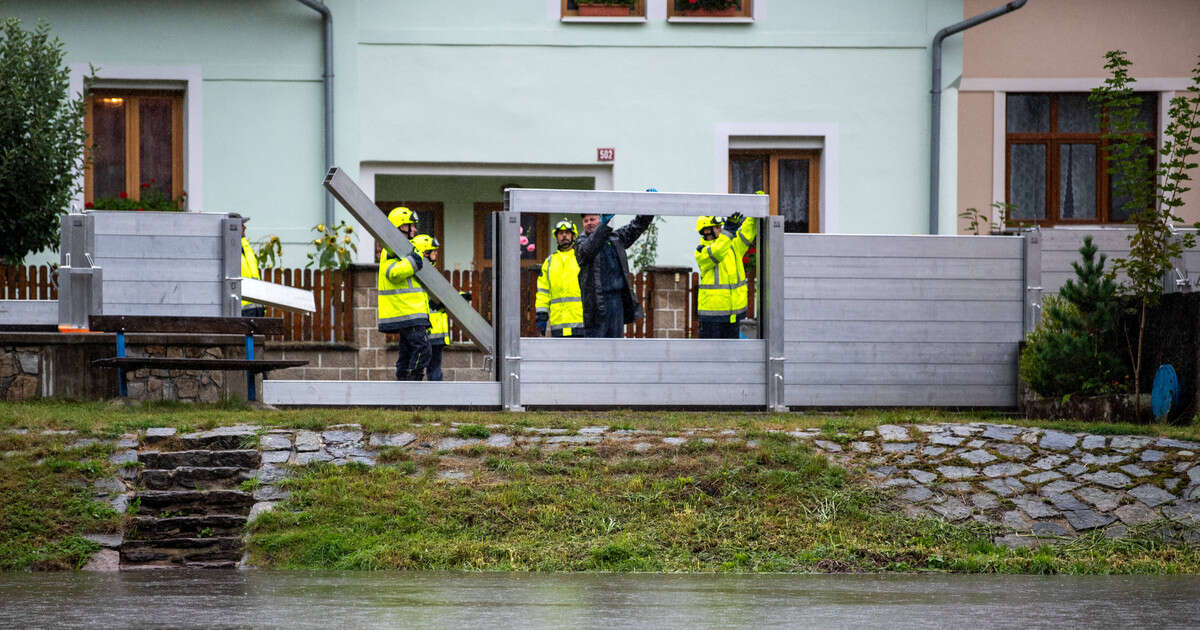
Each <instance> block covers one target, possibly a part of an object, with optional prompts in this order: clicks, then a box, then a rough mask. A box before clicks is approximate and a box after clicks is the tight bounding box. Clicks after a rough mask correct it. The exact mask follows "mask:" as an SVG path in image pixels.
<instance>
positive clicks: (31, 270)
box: [0, 265, 58, 300]
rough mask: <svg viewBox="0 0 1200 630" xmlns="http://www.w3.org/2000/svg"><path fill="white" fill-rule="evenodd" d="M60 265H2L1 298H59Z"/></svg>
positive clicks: (0, 266) (0, 269) (0, 267)
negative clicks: (56, 270) (56, 275)
mask: <svg viewBox="0 0 1200 630" xmlns="http://www.w3.org/2000/svg"><path fill="white" fill-rule="evenodd" d="M57 268H58V265H53V266H51V265H40V266H39V265H19V266H16V267H8V266H3V265H0V300H57V299H58V283H57V282H56V281H55V278H54V270H55V269H57Z"/></svg>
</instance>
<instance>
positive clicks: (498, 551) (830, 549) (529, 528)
mask: <svg viewBox="0 0 1200 630" xmlns="http://www.w3.org/2000/svg"><path fill="white" fill-rule="evenodd" d="M977 420H985V421H989V422H1009V423H1013V424H1018V425H1029V426H1046V427H1052V428H1055V429H1058V430H1064V431H1087V432H1090V433H1097V434H1105V435H1119V434H1142V435H1154V436H1164V437H1172V438H1177V439H1185V440H1195V439H1197V436H1198V434H1197V431H1196V428H1195V427H1194V426H1189V427H1179V426H1166V425H1141V426H1136V425H1123V424H1105V425H1098V424H1088V423H1063V422H1053V423H1050V422H1030V421H1025V420H1019V419H1016V420H1014V419H1010V418H1006V417H1004V416H1001V415H998V414H990V413H963V414H954V413H944V412H936V411H922V410H896V411H857V412H847V413H791V414H766V413H724V412H638V411H613V412H599V413H598V412H530V413H525V414H505V413H498V412H441V411H399V410H379V409H354V410H283V411H270V412H264V411H253V410H249V409H246V408H244V407H242V406H239V405H233V404H229V405H218V406H182V405H144V406H141V407H135V408H124V407H112V406H108V405H105V404H98V403H97V404H93V403H64V402H39V403H32V404H16V405H14V404H5V405H0V453H3V457H2V458H0V569H5V570H21V569H25V568H29V567H33V568H35V569H69V568H75V567H78V566H81V565H82V564H83V563H84V562H86V559H87V558H88V557H89V556H90V555H91V553H92V552H93V551H95V549H96V548H97V547H96V545H94V544H93V543H91V542H90V541H87V540H86V539H84V538H82V536H81V535H82V534H84V533H91V532H103V531H116V530H119V529H120V527H121V525H122V521H123V519H124V518H125V515H124V514H118V513H117V512H115V511H113V510H112V509H111V508H109V507H108V506H107V505H106V504H104V503H103V502H101V501H96V500H93V499H92V494H93V491H92V487H91V484H93V483H94V482H96V481H99V480H102V479H105V478H107V477H111V476H112V474H113V473H114V471H115V465H114V464H112V463H111V462H109V461H108V455H109V454H111V452H112V450H113V447H112V446H111V442H97V443H95V444H90V445H84V446H82V447H80V446H78V444H79V442H80V440H86V439H87V438H103V439H106V440H112V439H115V438H118V437H119V436H121V435H123V434H127V433H131V432H136V431H139V430H143V429H146V428H150V427H160V426H167V427H175V428H178V429H180V430H181V431H190V430H201V429H208V428H213V427H217V426H225V425H232V424H238V423H247V424H257V425H261V426H264V427H272V426H279V427H289V428H297V429H300V428H302V429H310V430H319V429H322V428H325V427H328V426H331V425H335V424H345V423H358V424H361V425H362V426H363V428H364V429H365V430H367V431H372V432H402V431H407V432H411V433H414V434H416V435H417V436H418V441H420V442H434V441H436V440H437V439H439V438H441V437H446V436H451V435H455V434H463V433H466V434H471V433H474V436H475V437H478V436H479V435H481V434H482V433H485V432H488V431H492V432H508V433H518V432H520V431H522V430H524V429H527V428H530V427H538V428H565V429H578V428H581V427H584V426H594V425H604V426H609V427H615V428H624V429H645V430H656V431H664V432H674V431H682V430H685V429H687V428H689V427H706V428H712V429H719V430H729V431H734V432H736V435H737V437H738V438H740V439H738V440H730V441H727V442H719V443H715V444H714V443H708V442H705V441H702V440H698V439H693V440H689V441H687V442H685V443H683V444H682V445H679V446H677V447H672V448H665V447H655V448H653V449H649V450H642V451H638V450H635V449H633V448H632V447H630V446H628V445H620V444H609V443H607V442H606V443H603V444H600V445H595V446H581V447H574V448H571V447H567V448H560V449H553V450H552V449H540V448H526V449H519V450H514V449H504V448H489V447H485V446H482V445H475V446H472V447H469V448H460V449H454V450H451V451H436V450H434V451H430V452H425V453H414V452H411V451H408V450H385V451H384V452H382V453H381V457H380V459H379V462H380V463H379V465H377V466H375V467H367V466H363V465H354V464H351V465H345V466H332V465H327V464H326V465H318V464H312V465H308V466H303V467H297V468H295V470H294V471H293V472H294V475H293V476H292V477H291V478H289V479H287V480H286V481H284V482H283V487H284V488H285V489H286V490H288V491H289V492H290V497H289V498H288V499H286V500H284V501H283V502H281V503H280V504H279V505H278V506H277V508H276V509H275V510H273V511H271V512H267V513H265V514H263V515H262V516H260V517H259V518H258V519H257V520H256V521H255V522H254V523H253V524H252V525H251V527H250V531H249V533H248V536H249V543H248V548H249V550H250V558H251V562H252V563H253V564H255V565H256V566H259V567H263V568H306V569H411V570H424V569H438V570H442V569H447V570H473V571H474V570H478V571H485V570H501V571H506V570H516V571H652V572H722V571H724V572H851V571H957V572H1015V573H1198V572H1200V546H1197V545H1194V544H1185V543H1178V542H1170V541H1168V540H1165V539H1163V538H1162V537H1161V536H1160V535H1159V534H1158V532H1157V530H1156V529H1155V528H1154V527H1152V526H1147V527H1145V528H1141V529H1139V528H1136V527H1131V528H1130V530H1129V532H1128V533H1127V535H1126V536H1124V537H1122V538H1117V539H1108V538H1105V537H1104V536H1103V535H1100V534H1093V535H1083V536H1080V537H1078V538H1075V539H1072V540H1069V541H1068V540H1063V541H1058V542H1057V543H1056V544H1047V545H1044V546H1041V547H1037V548H1031V549H1015V550H1014V549H1008V548H1005V547H1001V546H997V545H995V544H993V543H992V542H991V541H992V538H993V536H994V535H995V534H996V530H995V529H994V528H993V527H992V526H989V525H984V524H981V523H970V522H968V523H966V524H951V523H947V522H946V521H943V520H941V519H937V518H928V517H921V518H906V517H904V516H903V514H902V513H901V512H900V511H899V510H898V508H897V504H896V502H895V500H894V497H893V496H892V494H891V493H890V491H887V490H881V489H878V488H876V487H874V486H873V485H872V484H870V483H868V481H867V477H866V475H865V473H864V471H862V470H857V469H854V468H849V469H846V468H841V467H838V466H836V465H832V464H830V463H829V461H828V460H827V459H826V457H825V456H824V455H823V454H820V453H818V452H814V450H813V449H812V448H811V447H810V445H809V444H808V443H806V442H805V441H803V440H799V439H796V438H793V437H790V436H788V435H786V434H781V433H777V432H773V431H772V430H777V429H784V430H794V429H805V428H818V429H820V430H821V432H822V433H824V434H825V435H826V436H827V437H829V438H830V439H834V440H837V439H839V433H844V432H852V431H860V430H863V429H867V428H871V427H873V426H876V425H879V424H914V423H937V422H972V421H977ZM456 424H457V425H463V424H470V425H478V427H462V426H455V425H456ZM488 427H490V428H488ZM13 430H24V432H14V431H13ZM65 430H69V431H74V432H75V433H73V434H64V433H56V432H55V431H65ZM47 431H50V433H46V432H47ZM842 439H844V438H842ZM72 446H74V447H75V448H71V447H72ZM447 469H454V470H456V471H461V472H460V474H459V475H458V477H457V478H453V479H447V478H444V475H441V474H439V472H443V471H445V470H447Z"/></svg>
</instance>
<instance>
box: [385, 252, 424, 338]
mask: <svg viewBox="0 0 1200 630" xmlns="http://www.w3.org/2000/svg"><path fill="white" fill-rule="evenodd" d="M421 265H422V262H421V257H420V256H418V255H417V254H416V252H413V253H412V254H409V255H408V256H405V257H403V258H395V254H393V253H392V252H390V251H388V250H387V249H384V250H383V253H381V254H380V255H379V284H378V287H379V330H381V331H383V332H392V331H394V330H398V329H400V328H407V327H409V326H423V327H425V328H428V327H429V294H428V293H426V292H425V289H424V287H422V286H421V285H420V283H418V282H417V277H416V273H417V270H419V269H420V268H421Z"/></svg>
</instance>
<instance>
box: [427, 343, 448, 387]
mask: <svg viewBox="0 0 1200 630" xmlns="http://www.w3.org/2000/svg"><path fill="white" fill-rule="evenodd" d="M445 348H446V344H444V343H435V344H430V346H429V349H430V350H431V351H432V352H431V353H430V355H429V377H428V380H431V381H440V380H442V350H445Z"/></svg>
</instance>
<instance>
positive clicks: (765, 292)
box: [494, 188, 785, 410]
mask: <svg viewBox="0 0 1200 630" xmlns="http://www.w3.org/2000/svg"><path fill="white" fill-rule="evenodd" d="M769 207H770V199H769V198H768V197H766V196H765V195H727V194H706V193H665V192H613V191H595V190H539V189H530V188H514V189H509V190H507V191H505V211H504V212H503V213H499V214H502V215H504V216H502V217H501V218H500V222H501V225H500V227H498V228H497V229H496V230H495V233H496V234H497V236H498V238H499V242H498V243H497V245H496V247H497V249H496V250H494V251H497V254H498V255H497V266H496V267H497V273H498V274H499V276H498V278H497V286H498V287H500V290H499V291H498V293H499V294H501V295H502V297H501V298H500V299H501V300H502V301H501V305H500V308H499V309H498V310H497V311H496V312H497V315H496V323H497V332H498V335H499V340H500V341H499V346H498V348H497V357H498V358H499V359H500V361H501V363H502V365H501V370H500V375H501V380H502V382H503V387H502V393H503V405H504V407H505V408H506V409H511V410H519V409H522V408H524V407H525V406H574V407H579V406H714V407H722V406H725V407H729V406H734V407H760V408H761V407H768V408H770V409H773V410H784V409H785V407H784V406H783V400H782V398H783V393H784V389H783V380H782V377H783V369H784V365H783V364H784V361H783V351H782V350H783V334H784V326H783V321H782V313H783V297H784V283H783V281H782V278H783V275H782V258H783V252H782V247H783V239H782V235H783V220H782V218H780V217H768V215H769ZM735 212H737V213H741V214H742V215H744V216H747V217H753V218H756V219H760V220H762V221H761V227H760V228H759V236H758V240H759V243H760V246H761V249H760V251H761V252H763V254H762V256H761V257H760V260H761V261H762V262H763V263H764V266H763V269H762V270H761V271H760V273H759V275H758V278H759V282H761V283H762V285H763V288H762V289H761V290H760V292H759V295H760V296H763V297H762V298H761V299H763V300H764V301H763V302H762V307H761V308H760V310H759V314H760V318H761V319H762V328H761V329H762V331H763V332H762V338H761V339H703V340H697V339H566V338H545V337H526V338H522V337H520V333H519V331H520V303H519V301H518V297H517V296H518V295H519V291H520V274H519V265H520V249H519V247H518V244H519V242H520V240H519V239H520V232H519V230H520V224H521V214H523V213H543V214H550V213H562V214H568V215H570V214H620V215H638V214H648V215H656V216H662V215H670V216H688V217H696V216H702V215H715V216H728V215H730V214H733V213H735ZM613 227H614V229H615V228H616V227H617V226H616V225H614V226H613ZM768 296H769V297H768Z"/></svg>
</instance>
